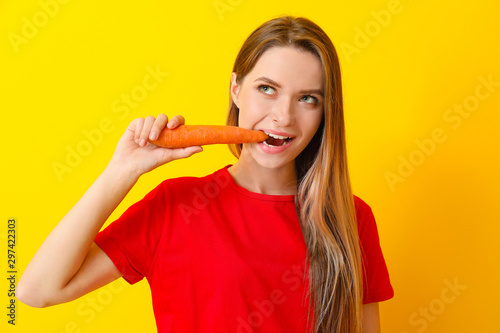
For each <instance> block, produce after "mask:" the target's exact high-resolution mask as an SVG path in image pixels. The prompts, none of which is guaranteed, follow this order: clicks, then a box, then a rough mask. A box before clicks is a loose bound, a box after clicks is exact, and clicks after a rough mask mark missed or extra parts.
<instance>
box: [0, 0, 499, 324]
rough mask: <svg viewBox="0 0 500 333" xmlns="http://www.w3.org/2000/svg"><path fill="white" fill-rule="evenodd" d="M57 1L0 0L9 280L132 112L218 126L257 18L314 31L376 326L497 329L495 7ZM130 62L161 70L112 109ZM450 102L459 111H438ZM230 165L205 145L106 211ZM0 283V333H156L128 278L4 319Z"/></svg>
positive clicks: (141, 292)
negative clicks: (325, 61)
mask: <svg viewBox="0 0 500 333" xmlns="http://www.w3.org/2000/svg"><path fill="white" fill-rule="evenodd" d="M66 2H67V3H64V4H61V3H57V4H58V6H57V7H55V6H54V0H42V1H40V2H39V1H34V0H30V1H13V0H10V1H2V2H1V3H0V109H1V112H2V113H1V114H2V124H3V125H2V131H3V133H4V134H5V135H4V136H3V140H2V141H3V143H2V144H1V154H0V155H1V158H2V160H1V177H2V178H1V192H0V193H1V197H0V202H1V213H0V218H1V220H2V223H0V226H1V227H0V247H1V248H2V250H1V251H0V253H1V254H2V255H1V256H0V263H1V264H0V267H2V269H1V271H2V274H0V275H1V276H4V273H3V272H6V271H7V267H6V264H7V258H6V252H7V251H6V250H5V249H6V245H7V243H6V233H7V220H8V218H12V217H14V218H16V219H17V223H18V227H17V235H18V242H17V264H18V267H17V268H18V270H19V274H18V276H17V278H18V279H19V276H20V273H22V271H23V269H24V268H25V267H26V265H27V263H28V262H29V260H30V259H31V257H32V256H33V254H34V253H35V251H36V249H37V248H38V247H39V245H40V244H41V243H42V241H43V240H44V238H45V237H46V236H47V234H48V233H49V232H50V230H51V229H52V228H53V227H54V226H55V225H56V224H57V223H58V221H59V220H60V219H61V218H62V217H63V216H64V214H65V213H66V212H67V211H68V210H69V209H70V208H71V207H72V205H74V203H75V202H76V201H77V200H78V199H79V198H80V196H81V195H82V194H83V193H84V191H85V190H86V189H87V188H88V187H89V186H90V184H91V183H92V182H93V181H94V180H95V178H96V177H97V176H98V175H99V173H100V172H101V171H102V170H103V168H104V166H105V165H106V163H107V161H108V160H109V158H110V157H111V154H112V153H113V150H114V147H115V145H116V143H117V140H118V139H119V137H120V136H121V134H122V132H123V131H124V129H125V127H126V125H127V124H128V123H129V122H130V121H131V120H132V119H134V118H136V117H144V116H146V115H149V114H153V115H156V114H158V113H160V112H163V113H166V114H168V115H174V114H183V115H184V116H185V117H186V119H187V122H188V123H191V124H224V121H225V115H226V110H227V102H228V85H229V76H230V72H231V68H232V64H233V61H234V58H235V56H236V54H237V52H238V50H239V47H240V45H241V43H242V42H243V40H244V39H245V38H246V37H247V35H248V34H249V33H250V32H251V31H252V30H253V29H255V28H256V27H257V26H258V25H260V24H261V23H262V22H264V21H266V20H268V19H270V18H272V17H274V16H276V15H280V14H292V15H298V16H306V17H308V18H310V19H312V20H313V21H315V22H317V23H318V24H319V25H320V26H322V27H323V29H324V30H325V31H326V32H327V33H328V34H329V35H330V37H331V39H332V40H333V42H334V44H335V45H336V47H337V50H338V52H339V56H340V59H341V65H342V71H343V80H344V91H345V110H346V124H347V135H348V138H347V140H348V150H349V163H350V171H351V177H352V181H353V186H354V191H355V193H356V194H357V195H358V196H360V197H361V198H363V199H364V200H365V201H366V202H367V203H368V204H369V205H370V206H371V207H372V209H373V211H374V214H375V217H376V219H377V222H378V228H379V232H380V238H381V242H382V248H383V251H384V254H385V258H386V261H387V264H388V267H389V271H390V275H391V280H392V283H393V286H394V289H395V293H396V296H395V298H393V299H392V300H390V301H387V302H384V303H382V304H381V319H382V327H383V331H384V332H397V333H414V332H419V333H420V332H427V333H438V332H456V333H458V332H464V333H465V332H494V333H498V332H500V323H499V322H498V314H499V312H500V306H499V305H498V302H499V301H498V300H499V299H500V290H499V286H498V282H499V281H500V265H499V263H500V260H499V255H500V251H499V250H500V249H499V245H498V244H499V242H498V234H499V232H500V223H499V222H500V219H499V217H498V213H497V209H498V206H499V199H500V195H499V186H500V176H499V174H498V170H500V164H499V161H500V158H499V156H498V155H499V142H500V135H499V132H500V131H499V130H498V127H499V120H500V116H499V113H498V106H499V105H500V86H499V85H498V83H499V82H500V65H499V62H498V59H500V51H499V49H500V48H499V47H498V36H499V35H500V26H499V20H498V13H499V12H500V3H499V2H498V1H494V0H476V1H471V2H457V1H444V2H443V1H440V2H436V1H429V0H426V1H424V0H413V1H411V0H401V1H395V0H393V1H385V0H384V1H381V0H369V1H363V2H356V1H345V0H344V1H314V0H309V1H302V0H301V1H290V0H286V1H284V0H283V1H250V0H217V1H214V0H206V1H151V0H145V1H139V2H136V1H129V2H123V1H78V0H72V1H66ZM216 5H217V6H216ZM44 8H45V9H44ZM384 13H385V16H384ZM388 13H389V15H388ZM49 14H50V15H49ZM30 24H33V25H34V27H35V29H31V30H30V29H29V25H30ZM35 24H37V25H38V26H37V25H35ZM32 28H33V27H32ZM23 33H24V35H23ZM23 36H24V37H23ZM26 36H28V37H27V38H26ZM23 38H24V39H23ZM148 68H150V69H155V68H159V69H160V70H161V71H162V72H164V73H168V76H165V77H162V78H161V82H159V83H158V85H157V87H155V89H151V90H150V91H147V96H146V97H145V98H144V99H143V100H142V101H140V102H139V103H137V105H135V108H132V107H129V108H128V109H123V108H122V109H121V111H120V112H116V111H117V109H116V105H117V104H113V103H120V100H121V98H122V94H129V95H130V94H131V92H133V91H134V92H135V93H136V94H138V93H140V92H141V91H142V92H144V89H143V90H141V87H140V86H141V85H142V84H143V80H144V78H145V77H146V76H147V75H148ZM164 75H166V74H164ZM481 78H482V79H483V80H487V79H488V78H489V79H490V81H492V82H493V83H492V84H490V85H489V86H488V87H487V86H485V85H484V84H483V83H481V82H482V81H481ZM151 82H152V81H151ZM495 84H496V86H495ZM488 89H490V90H488ZM478 93H479V95H477V94H478ZM478 96H480V97H481V98H478ZM467 103H469V104H467ZM113 105H115V107H113ZM454 105H455V106H458V107H460V106H462V107H464V105H466V106H467V108H468V109H469V110H470V111H467V112H463V113H462V114H463V115H462V116H458V113H453V114H452V113H450V112H453V107H454ZM121 106H123V104H121ZM449 110H451V111H449ZM451 116H453V117H455V118H450V117H451ZM106 119H107V120H106ZM451 119H453V121H452V120H451ZM103 120H104V121H107V122H108V127H111V129H109V128H108V129H107V133H104V132H102V137H101V138H100V139H99V135H97V134H96V137H94V142H95V144H91V145H90V146H89V145H88V140H87V138H86V136H85V134H84V131H87V133H89V132H90V133H96V132H95V130H96V129H98V128H99V126H100V123H101V122H102V121H103ZM436 130H437V131H440V134H439V135H438V137H437V138H433V132H435V131H436ZM429 140H434V147H433V146H432V144H431V143H430V141H429ZM437 141H439V142H437ZM86 142H87V143H86ZM417 142H420V143H421V144H420V146H422V142H423V143H426V144H427V146H425V145H424V146H423V147H424V148H421V147H420V146H419V145H418V144H417ZM68 147H69V149H77V148H78V147H79V149H81V150H82V151H84V152H85V154H86V155H87V156H83V157H82V158H81V160H79V161H78V160H77V161H73V167H69V169H70V170H71V172H69V171H68V170H66V171H68V172H65V173H63V174H60V175H59V177H58V176H57V174H56V172H55V171H54V163H61V164H65V163H66V162H65V159H66V157H67V154H68ZM85 148H86V149H87V150H83V149H85ZM409 160H411V161H413V162H411V163H413V164H414V166H411V167H409V166H408V165H406V164H405V163H410V162H408V161H409ZM403 161H407V162H403ZM233 162H234V158H233V157H232V155H230V153H229V151H228V149H227V147H226V146H209V147H205V151H204V152H203V153H201V154H198V155H196V156H194V157H192V158H190V159H187V160H181V161H176V162H174V163H172V164H168V165H166V166H164V167H162V168H160V169H157V170H155V171H153V172H151V173H149V174H147V175H145V176H144V177H142V178H141V180H140V181H139V183H138V184H137V185H136V186H135V187H134V188H133V190H132V191H131V192H130V193H129V195H128V196H127V197H126V199H125V200H124V201H123V202H122V204H121V205H120V206H119V207H118V209H117V210H116V211H115V213H114V214H113V215H112V217H111V220H113V219H114V218H117V217H118V216H119V215H120V214H121V213H122V212H123V211H124V210H125V209H126V208H127V207H128V206H129V205H131V204H132V203H133V202H135V201H137V200H139V199H140V198H142V196H143V195H144V194H145V193H147V192H148V191H149V190H150V189H152V188H153V187H154V186H156V184H158V183H159V182H160V181H161V180H163V179H165V178H171V177H177V176H183V175H196V176H201V175H205V174H208V173H210V172H213V171H214V170H216V169H218V168H220V167H222V166H224V165H226V164H228V163H233ZM415 164H416V165H415ZM405 167H406V169H405ZM398 169H399V170H398ZM395 176H397V177H400V178H394V177H395ZM388 177H392V178H390V179H392V181H390V180H388V179H389V178H388ZM394 179H397V180H396V181H395V180H394ZM53 260H54V261H56V260H58V259H57V258H53ZM5 275H6V273H5ZM450 284H451V285H453V284H455V285H458V289H457V287H454V289H453V288H450V286H449V285H450ZM7 289H8V285H7V281H6V279H5V278H2V279H1V282H0V295H1V296H0V308H1V309H2V310H1V311H0V318H2V319H1V323H0V331H2V332H41V333H44V332H50V333H62V332H120V331H121V332H154V331H155V329H156V328H155V323H154V317H153V313H152V309H151V305H150V304H151V298H150V294H149V288H148V285H147V282H146V281H142V282H140V283H138V284H136V285H134V286H128V285H126V284H125V283H122V282H115V283H114V285H112V286H107V287H104V288H103V289H102V290H99V291H96V292H94V293H92V294H90V295H87V296H85V297H84V298H82V299H78V300H75V301H73V302H70V303H67V304H63V305H59V306H55V307H51V308H46V309H34V308H30V307H28V306H25V305H22V304H20V303H19V302H18V303H17V305H18V307H17V325H16V326H15V327H12V326H11V325H8V324H7V317H6V313H7V310H6V306H7V304H8V303H7V302H8V301H9V299H8V297H7ZM426 313H427V314H426ZM495 318H496V319H495Z"/></svg>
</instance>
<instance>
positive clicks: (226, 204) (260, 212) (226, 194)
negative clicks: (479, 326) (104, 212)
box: [95, 165, 394, 333]
mask: <svg viewBox="0 0 500 333" xmlns="http://www.w3.org/2000/svg"><path fill="white" fill-rule="evenodd" d="M229 166H230V165H228V166H226V167H224V168H222V169H220V170H218V171H216V172H214V173H213V174H210V175H207V176H205V177H200V178H197V177H180V178H174V179H168V180H165V181H164V182H162V183H161V184H160V185H159V186H158V187H156V188H155V189H154V190H152V191H151V192H150V193H148V194H147V195H146V196H145V197H144V198H143V199H142V200H140V201H139V202H137V203H136V204H134V205H132V206H131V207H130V208H129V209H128V210H127V211H126V212H125V213H124V214H123V215H122V216H121V217H120V218H119V219H118V220H117V221H115V222H113V223H112V224H111V225H109V226H108V227H107V228H106V229H105V230H103V231H101V232H100V233H99V234H98V235H97V237H96V239H95V241H96V243H97V244H98V245H99V246H100V247H101V248H102V249H103V250H104V252H106V253H107V255H108V256H109V257H110V258H111V260H112V261H113V262H114V264H115V265H116V267H117V268H118V270H120V272H121V273H122V274H123V277H124V278H125V280H127V281H128V282H129V283H131V284H133V283H136V282H138V281H140V280H141V279H142V278H143V277H146V278H147V280H148V282H149V285H150V288H151V294H152V300H153V310H154V314H155V318H156V324H157V327H158V332H162V333H163V332H176V333H177V332H178V333H190V332H221V333H225V332H237V333H249V332H273V333H276V332H287V333H293V332H300V333H304V332H306V319H307V318H306V317H307V305H308V297H307V295H308V290H309V288H308V287H309V282H308V279H307V274H305V271H304V266H305V258H306V245H305V242H304V238H303V236H302V231H301V228H300V225H299V221H298V218H297V214H296V211H295V204H294V196H293V195H266V194H260V193H254V192H250V191H248V190H246V189H245V188H243V187H241V186H239V185H237V184H236V182H235V181H234V179H233V178H232V176H231V175H230V174H229V172H228V171H227V168H228V167H229ZM355 203H356V213H357V217H358V228H359V235H360V243H361V247H362V252H363V261H364V270H365V273H364V276H365V278H364V280H365V281H364V282H365V283H364V295H365V296H364V300H363V303H370V302H379V301H384V300H387V299H389V298H392V297H393V295H394V292H393V289H392V286H391V283H390V280H389V275H388V271H387V267H386V264H385V261H384V257H383V255H382V251H381V248H380V244H379V238H378V233H377V227H376V224H375V219H374V217H373V214H372V211H371V209H370V207H369V206H368V205H367V204H366V203H365V202H363V201H362V200H361V199H359V198H358V197H356V196H355Z"/></svg>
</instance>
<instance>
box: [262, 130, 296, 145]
mask: <svg viewBox="0 0 500 333" xmlns="http://www.w3.org/2000/svg"><path fill="white" fill-rule="evenodd" d="M264 133H266V134H267V135H268V136H269V138H268V139H266V140H265V141H263V143H264V144H265V145H266V146H268V147H279V146H283V145H285V144H287V143H288V142H290V141H292V138H290V137H288V136H282V135H277V134H272V133H267V132H264Z"/></svg>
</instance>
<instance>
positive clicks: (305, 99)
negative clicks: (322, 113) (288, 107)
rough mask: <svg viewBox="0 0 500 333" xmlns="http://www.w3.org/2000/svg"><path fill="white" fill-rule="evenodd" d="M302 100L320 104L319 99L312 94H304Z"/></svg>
mask: <svg viewBox="0 0 500 333" xmlns="http://www.w3.org/2000/svg"><path fill="white" fill-rule="evenodd" d="M300 100H301V101H303V102H306V103H312V104H318V99H317V98H316V97H313V96H311V95H305V96H302V98H301V99H300Z"/></svg>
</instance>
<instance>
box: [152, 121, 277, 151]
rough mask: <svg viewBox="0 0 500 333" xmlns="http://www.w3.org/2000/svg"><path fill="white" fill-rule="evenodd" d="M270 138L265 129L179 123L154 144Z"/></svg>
mask: <svg viewBox="0 0 500 333" xmlns="http://www.w3.org/2000/svg"><path fill="white" fill-rule="evenodd" d="M267 138H268V136H267V134H266V133H264V132H263V131H254V130H249V129H245V128H241V127H238V126H217V125H179V126H177V127H176V128H174V129H168V128H165V129H163V131H161V133H160V135H159V136H158V139H156V140H149V142H151V143H152V144H155V145H157V146H161V147H165V148H184V147H190V146H203V145H213V144H231V143H250V142H261V141H264V140H266V139H267Z"/></svg>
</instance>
